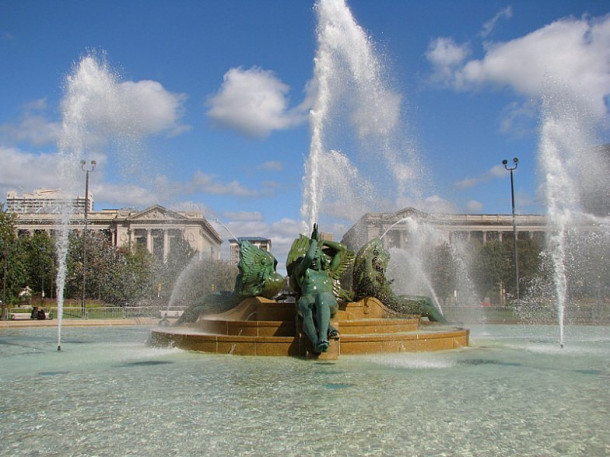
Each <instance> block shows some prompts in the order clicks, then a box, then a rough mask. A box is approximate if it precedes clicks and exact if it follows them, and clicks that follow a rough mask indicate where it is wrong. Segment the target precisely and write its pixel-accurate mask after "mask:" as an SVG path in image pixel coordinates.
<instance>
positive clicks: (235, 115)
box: [206, 67, 307, 137]
mask: <svg viewBox="0 0 610 457" xmlns="http://www.w3.org/2000/svg"><path fill="white" fill-rule="evenodd" d="M288 91H289V87H288V86H287V85H286V84H284V83H283V82H281V81H280V80H279V79H277V78H276V76H275V75H274V74H273V72H271V71H267V70H263V69H261V68H256V67H254V68H251V69H249V70H243V69H242V68H232V69H230V70H229V71H227V72H226V73H225V75H224V77H223V83H222V86H221V88H220V89H219V91H218V93H216V94H215V95H213V96H212V97H210V99H209V100H208V103H207V105H208V106H209V109H208V111H207V113H206V114H207V116H208V117H209V118H210V119H212V120H214V121H215V122H217V123H218V124H219V125H221V126H224V127H229V128H233V129H235V130H237V131H239V132H241V133H244V134H246V135H251V136H258V137H264V136H267V135H269V134H270V133H271V132H272V131H273V130H282V129H287V128H290V127H294V126H296V125H299V124H301V123H303V122H305V121H306V120H307V116H306V112H305V110H304V109H302V107H297V108H296V109H293V110H291V109H289V108H288V100H287V94H288Z"/></svg>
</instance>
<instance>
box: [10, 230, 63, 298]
mask: <svg viewBox="0 0 610 457" xmlns="http://www.w3.org/2000/svg"><path fill="white" fill-rule="evenodd" d="M17 244H18V246H19V247H18V250H19V251H20V252H21V253H22V255H23V261H24V263H25V269H26V273H27V280H26V284H28V285H29V286H30V287H31V288H32V289H33V290H34V291H35V292H37V293H40V295H41V297H50V296H52V295H53V286H54V281H55V243H54V242H53V240H52V239H51V237H50V236H49V235H48V234H47V233H45V232H42V233H35V234H34V235H32V236H24V237H20V238H19V239H18V242H17Z"/></svg>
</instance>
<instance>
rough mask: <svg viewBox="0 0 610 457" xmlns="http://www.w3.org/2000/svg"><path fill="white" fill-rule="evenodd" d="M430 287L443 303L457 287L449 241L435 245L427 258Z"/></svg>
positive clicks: (455, 268) (455, 269) (455, 270)
mask: <svg viewBox="0 0 610 457" xmlns="http://www.w3.org/2000/svg"><path fill="white" fill-rule="evenodd" d="M426 269H427V270H428V272H429V273H428V274H429V277H430V282H431V283H432V287H433V288H434V291H435V292H436V295H437V296H438V298H439V299H440V300H442V302H443V303H446V301H447V298H449V297H450V296H451V294H452V293H453V291H454V290H456V289H457V286H458V284H457V274H456V272H457V267H456V265H455V260H454V257H453V254H452V251H451V247H450V246H449V243H447V242H445V243H442V244H440V245H438V246H436V247H435V248H434V250H433V254H432V256H431V257H430V258H429V259H428V265H427V268H426Z"/></svg>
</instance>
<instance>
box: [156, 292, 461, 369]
mask: <svg viewBox="0 0 610 457" xmlns="http://www.w3.org/2000/svg"><path fill="white" fill-rule="evenodd" d="M332 324H333V326H334V327H335V328H337V329H338V330H339V332H340V334H339V336H338V337H337V338H333V339H331V345H330V347H329V350H328V352H326V353H322V354H316V353H315V352H314V351H313V348H312V346H311V343H310V342H309V340H308V339H307V337H306V336H305V335H304V334H303V332H302V330H301V323H300V321H299V319H298V318H297V317H296V312H295V306H294V303H279V302H276V301H274V300H268V299H265V298H262V297H253V298H248V299H246V300H244V301H242V302H241V303H240V304H239V305H237V306H236V307H235V308H233V309H231V310H229V311H227V312H224V313H219V314H214V315H207V316H203V317H200V318H199V319H198V320H197V322H195V323H192V324H187V325H180V326H174V327H160V328H156V329H153V330H152V331H151V337H150V344H151V345H152V346H156V347H168V346H172V347H178V348H181V349H186V350H191V351H200V352H209V353H217V354H235V355H259V356H295V357H299V356H300V357H315V358H321V359H336V358H337V357H339V355H341V354H343V355H356V354H378V353H395V352H423V351H438V350H447V349H456V348H461V347H465V346H468V343H469V331H468V330H467V329H463V328H459V327H454V326H450V325H440V324H437V323H427V322H424V321H422V319H421V318H420V316H417V315H408V316H405V315H400V314H397V313H394V312H393V311H391V310H390V309H389V308H387V307H386V306H384V305H383V304H382V303H381V302H380V301H379V300H377V299H375V298H365V299H362V300H360V301H358V302H351V303H347V304H346V305H343V306H341V307H340V309H339V311H338V312H337V314H336V315H335V317H334V319H333V322H332Z"/></svg>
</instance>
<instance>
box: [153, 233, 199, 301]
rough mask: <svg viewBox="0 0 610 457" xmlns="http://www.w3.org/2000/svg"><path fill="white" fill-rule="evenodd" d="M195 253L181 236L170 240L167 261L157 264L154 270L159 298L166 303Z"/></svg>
mask: <svg viewBox="0 0 610 457" xmlns="http://www.w3.org/2000/svg"><path fill="white" fill-rule="evenodd" d="M196 253H197V251H195V250H194V249H193V248H192V247H191V245H190V243H189V242H188V241H186V240H185V239H184V237H183V236H179V237H176V238H174V239H173V240H172V243H171V245H170V250H169V253H168V255H167V259H166V260H165V262H159V263H158V264H157V268H156V276H157V285H158V289H159V290H160V292H159V295H160V297H163V298H164V299H165V300H166V301H167V300H169V299H170V295H171V293H172V290H173V288H174V284H175V283H176V281H177V280H178V278H179V276H180V274H181V273H182V271H183V270H184V269H185V268H186V267H187V265H189V263H190V262H191V259H192V258H193V257H194V256H195V254H196ZM160 297H159V298H160Z"/></svg>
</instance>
